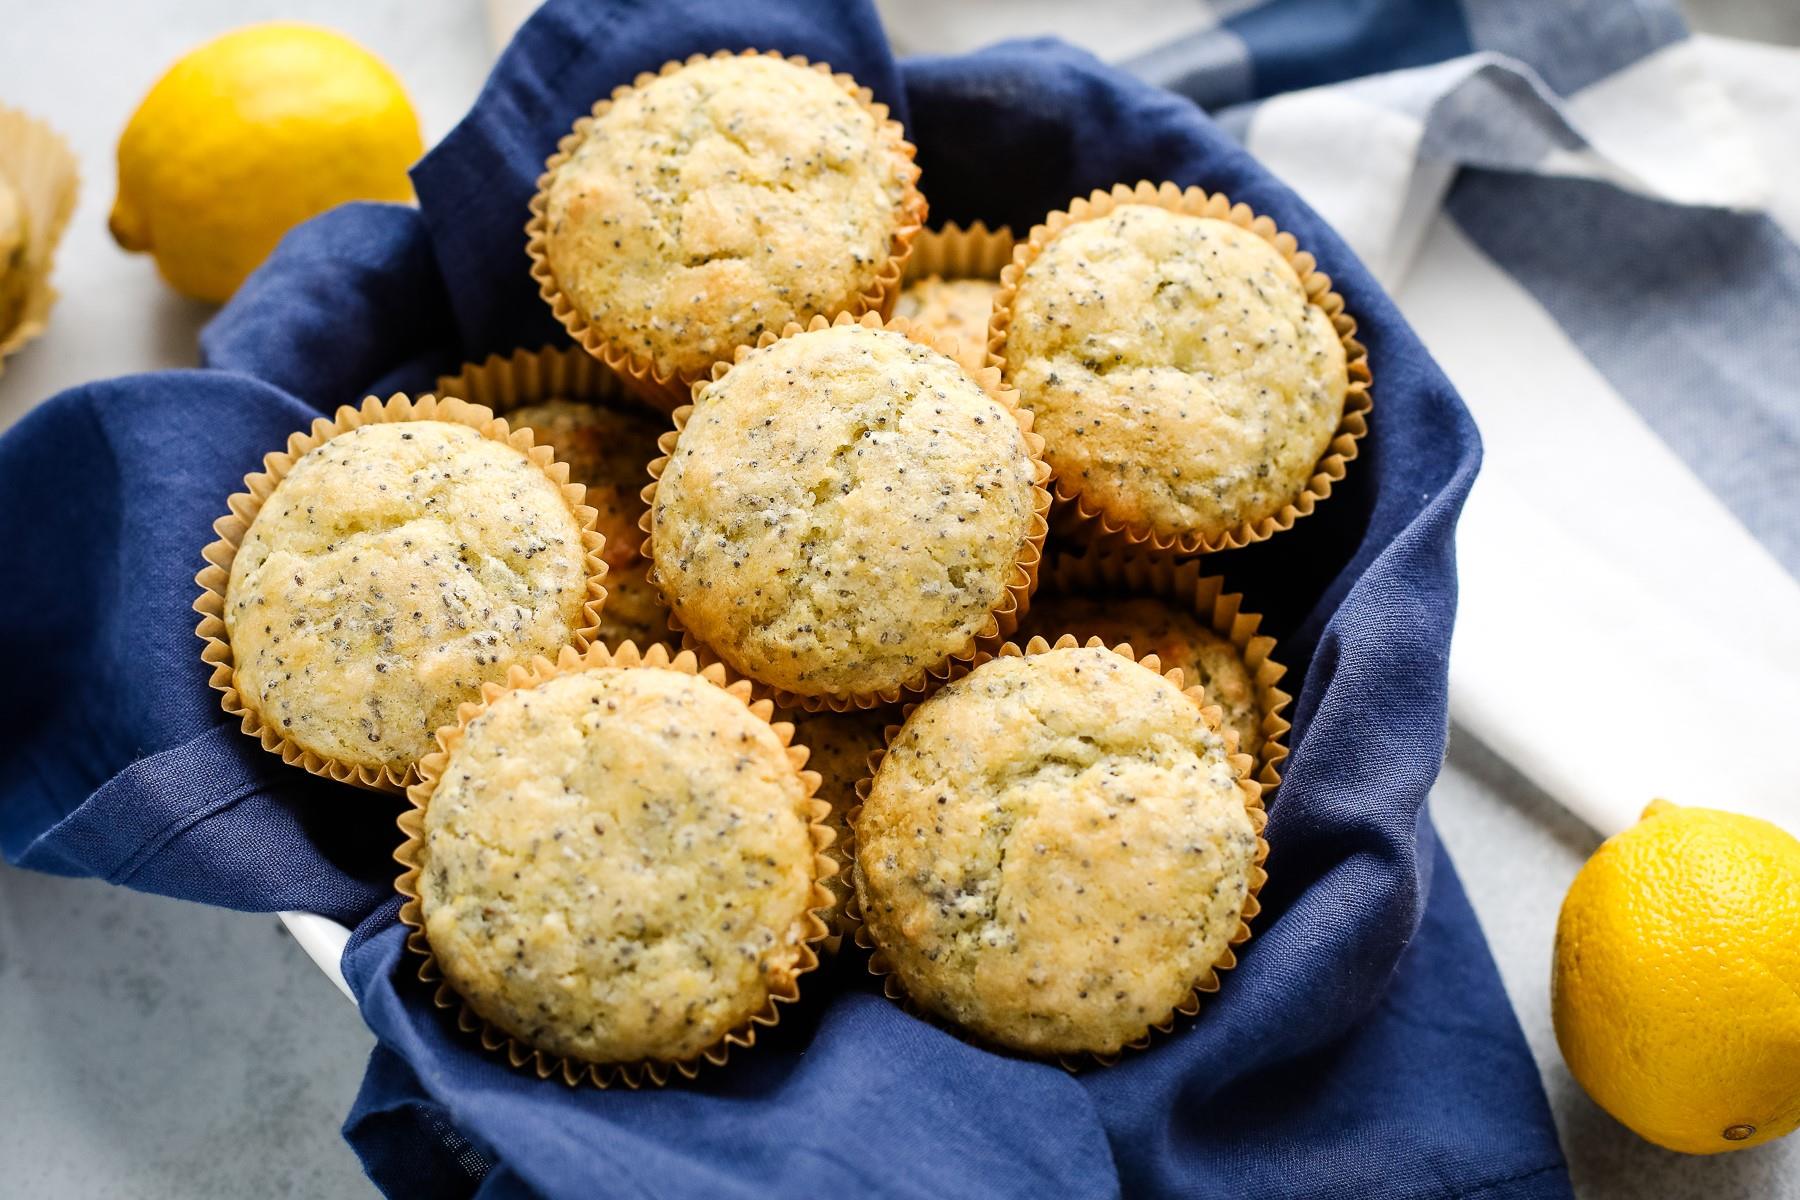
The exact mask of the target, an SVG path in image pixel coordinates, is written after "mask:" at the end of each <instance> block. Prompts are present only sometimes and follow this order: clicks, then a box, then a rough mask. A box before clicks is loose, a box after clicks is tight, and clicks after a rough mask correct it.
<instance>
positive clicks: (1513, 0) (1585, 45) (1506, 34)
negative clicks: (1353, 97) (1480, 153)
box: [1371, 0, 1687, 96]
mask: <svg viewBox="0 0 1800 1200" xmlns="http://www.w3.org/2000/svg"><path fill="white" fill-rule="evenodd" d="M1460 7H1461V8H1462V10H1463V17H1464V19H1465V20H1466V21H1467V23H1468V29H1469V32H1470V36H1471V40H1472V41H1473V42H1474V44H1475V46H1476V47H1477V48H1479V49H1482V50H1493V51H1495V52H1497V53H1500V54H1506V55H1510V56H1512V57H1513V58H1517V59H1520V60H1521V61H1524V62H1528V63H1530V64H1531V65H1532V66H1533V67H1535V68H1537V72H1538V74H1539V75H1541V76H1543V78H1544V82H1545V83H1547V84H1549V85H1550V87H1551V89H1552V90H1553V91H1555V92H1556V93H1557V94H1559V95H1563V96H1567V95H1570V94H1572V93H1574V92H1577V91H1579V90H1581V89H1582V88H1584V87H1586V86H1588V85H1589V84H1591V83H1594V82H1595V81H1597V80H1600V79H1604V78H1605V77H1606V76H1608V75H1611V74H1612V73H1613V72H1615V71H1619V70H1621V69H1623V68H1625V67H1628V66H1630V65H1631V64H1632V63H1634V62H1636V61H1638V60H1639V59H1640V58H1643V57H1644V56H1645V55H1647V54H1651V53H1653V52H1655V51H1657V50H1660V49H1662V48H1663V47H1664V46H1666V45H1668V44H1669V43H1670V42H1675V41H1679V40H1680V39H1681V38H1683V37H1685V36H1686V35H1687V29H1686V27H1685V26H1684V25H1683V23H1682V20H1681V15H1680V13H1678V12H1677V11H1676V9H1675V7H1674V5H1673V4H1672V3H1669V2H1667V0H1553V2H1551V3H1545V2H1544V0H1461V5H1460ZM1374 69H1379V68H1371V70H1374Z"/></svg>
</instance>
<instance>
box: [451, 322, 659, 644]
mask: <svg viewBox="0 0 1800 1200" xmlns="http://www.w3.org/2000/svg"><path fill="white" fill-rule="evenodd" d="M438 394H439V395H450V396H460V397H462V398H463V399H465V400H472V401H474V402H476V403H478V404H485V405H487V406H488V407H489V408H491V409H493V410H494V411H495V412H497V413H499V414H501V415H502V416H504V417H505V418H506V420H507V422H508V423H509V424H511V425H514V426H519V425H524V426H526V427H528V428H530V429H531V431H532V433H533V434H534V435H535V436H536V438H537V440H538V441H539V442H542V443H545V444H547V445H549V446H550V447H551V448H552V449H554V450H555V452H556V457H557V458H559V459H561V460H562V461H564V462H566V463H568V464H569V478H570V479H571V480H573V481H574V482H576V483H581V484H585V485H586V486H587V503H588V504H589V505H591V506H592V507H593V508H594V509H595V510H596V512H597V514H598V515H597V516H596V519H595V520H596V525H597V526H598V528H599V530H600V532H601V533H603V534H604V535H605V536H606V563H607V566H608V568H609V569H608V571H607V574H606V607H605V608H604V609H603V610H602V611H601V613H600V627H599V630H598V631H597V633H596V634H595V640H596V641H601V642H604V643H606V644H607V645H608V646H617V645H619V644H620V643H621V642H636V643H637V645H638V646H639V648H645V647H648V646H649V645H650V644H651V643H652V642H663V643H665V644H667V645H668V646H669V648H670V649H671V650H674V649H677V648H679V643H680V638H679V636H678V635H676V634H675V633H674V632H673V631H672V630H671V629H670V628H669V609H668V606H667V605H665V604H664V603H663V602H662V596H661V594H660V593H658V592H657V590H656V588H655V586H654V585H653V584H651V583H650V581H649V578H648V574H649V570H650V563H649V560H648V559H646V558H645V557H644V556H643V554H642V553H641V551H642V548H643V540H644V532H643V527H642V521H643V516H644V512H645V506H644V498H643V492H644V488H645V486H646V485H648V484H649V482H650V460H651V459H653V458H655V457H657V456H658V455H659V454H661V453H662V452H661V451H660V450H659V449H658V448H657V442H656V439H657V437H658V435H660V434H661V433H662V432H663V431H664V430H666V429H668V428H669V418H668V416H667V414H665V413H663V412H661V411H659V410H656V409H654V408H652V407H650V406H649V405H647V404H645V403H644V401H643V400H642V399H641V398H639V397H638V396H636V395H635V394H633V393H632V392H631V390H630V389H628V388H627V387H626V386H625V385H624V382H623V381H622V380H620V378H619V377H618V376H617V375H616V374H614V373H613V372H612V371H611V370H609V369H608V368H607V367H606V366H604V365H603V364H602V363H600V362H599V361H598V360H597V359H595V358H594V357H593V356H591V355H589V354H588V353H587V352H586V351H584V350H582V349H581V348H580V347H579V346H568V347H560V348H558V347H549V346H546V347H545V348H544V349H542V350H521V351H518V352H517V353H514V354H511V355H506V356H501V355H497V354H496V355H493V356H491V357H489V358H488V359H487V360H486V361H485V362H481V363H470V364H467V365H465V366H464V367H463V369H462V371H461V372H460V373H458V374H456V375H453V376H447V377H445V378H443V379H440V380H439V381H438Z"/></svg>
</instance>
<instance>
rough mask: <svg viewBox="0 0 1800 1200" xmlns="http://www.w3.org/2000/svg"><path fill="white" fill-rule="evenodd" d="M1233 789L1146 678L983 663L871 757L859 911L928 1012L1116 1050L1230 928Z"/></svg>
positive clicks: (1014, 1038)
mask: <svg viewBox="0 0 1800 1200" xmlns="http://www.w3.org/2000/svg"><path fill="white" fill-rule="evenodd" d="M1246 798H1247V793H1246V791H1245V790H1244V788H1243V787H1242V786H1241V783H1240V777H1239V775H1238V773H1237V770H1236V768H1235V767H1234V766H1233V764H1232V763H1231V761H1230V759H1229V758H1228V757H1227V755H1226V750H1225V739H1224V737H1223V736H1222V735H1221V734H1220V732H1219V730H1218V729H1217V728H1215V727H1214V726H1212V725H1211V724H1209V723H1208V722H1207V720H1206V718H1205V715H1204V714H1203V712H1202V711H1201V709H1200V706H1199V705H1197V704H1195V703H1194V701H1193V699H1192V698H1191V697H1189V696H1187V695H1185V694H1184V693H1183V692H1182V691H1181V689H1179V688H1177V687H1176V686H1175V685H1174V684H1173V683H1171V682H1170V681H1169V680H1167V679H1165V678H1164V677H1163V676H1161V675H1158V674H1157V673H1156V672H1154V671H1152V670H1149V669H1148V668H1146V667H1144V666H1141V665H1139V664H1137V663H1134V662H1132V661H1131V660H1130V659H1128V658H1125V657H1123V656H1121V655H1118V654H1115V653H1113V652H1112V651H1110V650H1105V649H1101V648H1099V647H1093V648H1078V647H1073V646H1071V647H1066V648H1063V649H1054V650H1047V651H1044V652H1042V653H1038V654H1028V655H1023V656H1016V657H1012V656H1009V657H1002V658H996V659H993V660H991V661H989V662H987V663H984V664H983V665H981V666H980V667H977V668H976V669H975V670H974V671H972V672H970V673H969V674H968V675H965V676H964V677H962V678H961V679H959V680H957V681H955V682H953V683H951V684H949V685H947V686H945V687H944V688H943V689H942V690H940V691H938V692H937V693H936V694H934V695H933V696H932V697H931V698H930V699H929V700H927V701H925V703H923V704H922V705H920V706H919V707H918V708H917V709H916V710H914V712H913V714H912V716H911V717H909V718H908V719H907V721H906V723H905V725H904V726H903V727H902V728H901V730H900V732H899V733H898V734H897V735H895V738H894V741H893V743H892V744H891V745H890V746H889V747H888V752H887V755H886V757H885V758H883V759H882V762H881V767H880V769H879V770H878V771H877V772H876V775H875V779H874V782H873V784H872V785H871V788H870V792H869V798H868V800H867V801H866V802H865V803H864V804H863V808H862V813H861V815H860V816H859V817H858V819H857V825H856V847H855V854H856V879H855V885H856V889H857V893H858V898H859V902H860V904H861V907H862V913H863V919H864V920H865V921H866V922H867V923H868V927H869V931H870V933H871V934H872V935H873V937H874V939H875V942H876V944H877V945H878V946H880V947H881V949H882V950H883V951H884V952H885V954H886V957H887V959H888V961H889V963H890V966H891V969H892V970H893V972H894V974H895V976H896V977H897V978H898V979H899V981H900V982H901V984H902V985H903V986H904V987H905V989H906V992H907V994H908V995H909V996H911V997H912V999H913V1000H914V1002H916V1003H917V1004H919V1005H920V1006H921V1007H923V1008H925V1009H927V1010H928V1011H930V1012H933V1013H935V1014H937V1015H938V1016H940V1017H943V1018H945V1019H947V1020H950V1021H952V1022H955V1023H956V1024H958V1025H961V1026H963V1027H964V1028H965V1029H968V1030H970V1031H971V1032H973V1033H975V1034H977V1035H979V1036H980V1037H982V1038H985V1039H987V1040H990V1041H992V1042H996V1043H998V1044H1000V1045H1003V1046H1007V1047H1010V1048H1013V1049H1016V1050H1021V1051H1024V1052H1026V1053H1031V1054H1042V1055H1053V1054H1072V1053H1078V1052H1081V1051H1092V1052H1095V1053H1110V1052H1113V1051H1117V1050H1118V1049H1120V1048H1121V1047H1123V1046H1126V1045H1129V1044H1130V1043H1132V1042H1134V1041H1136V1040H1138V1039H1140V1038H1142V1037H1143V1036H1144V1035H1145V1034H1147V1033H1148V1031H1149V1030H1150V1028H1151V1027H1152V1026H1153V1025H1157V1024H1159V1023H1161V1022H1162V1021H1164V1020H1165V1019H1167V1018H1168V1017H1169V1016H1171V1015H1172V1014H1173V1012H1174V1011H1175V1009H1176V1008H1177V1007H1178V1006H1180V1005H1182V1004H1183V1003H1185V1002H1186V1001H1187V1000H1188V998H1189V996H1190V994H1191V993H1192V991H1193V990H1194V988H1195V986H1196V984H1198V983H1200V982H1201V981H1203V980H1204V979H1206V978H1207V977H1208V974H1209V973H1210V972H1211V970H1212V969H1213V967H1214V966H1215V965H1216V964H1217V963H1219V961H1220V960H1221V958H1222V957H1223V956H1224V954H1225V952H1226V950H1227V949H1228V946H1229V943H1230V940H1231V938H1232V937H1233V936H1234V935H1235V934H1236V933H1237V931H1238V929H1239V926H1240V924H1241V921H1242V918H1243V914H1244V910H1245V901H1246V898H1247V897H1248V896H1249V894H1250V890H1251V879H1252V875H1253V871H1254V868H1255V862H1256V857H1257V852H1258V845H1257V836H1256V829H1255V825H1254V823H1253V822H1252V819H1251V816H1250V813H1249V811H1248V808H1247V807H1246Z"/></svg>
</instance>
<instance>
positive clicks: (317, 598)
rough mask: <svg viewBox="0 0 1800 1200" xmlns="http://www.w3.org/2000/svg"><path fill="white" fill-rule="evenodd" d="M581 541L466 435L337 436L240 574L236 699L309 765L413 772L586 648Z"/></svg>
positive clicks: (379, 427)
mask: <svg viewBox="0 0 1800 1200" xmlns="http://www.w3.org/2000/svg"><path fill="white" fill-rule="evenodd" d="M582 532H583V530H582V524H581V521H580V520H579V519H578V518H577V516H576V514H575V512H574V510H573V509H572V508H571V507H570V505H569V502H568V500H567V499H566V498H565V496H564V494H563V491H562V488H561V487H560V486H559V485H558V484H557V483H556V482H554V481H553V480H552V479H551V478H550V477H549V475H548V474H546V473H545V471H544V470H543V468H541V467H540V466H538V464H537V463H535V462H533V461H532V459H531V458H530V456H528V455H527V454H526V453H525V452H524V451H522V450H519V449H517V448H516V447H514V446H511V445H509V444H507V443H505V442H499V441H494V440H492V439H490V438H486V437H484V436H482V434H481V433H480V432H478V431H477V430H476V429H474V428H472V427H470V426H468V425H462V424H455V423H452V422H448V421H436V420H411V421H395V422H391V423H380V424H370V425H364V426H361V427H360V428H356V429H352V430H350V431H348V432H346V433H342V434H339V435H338V436H336V437H333V438H331V439H330V440H329V441H326V442H324V443H323V444H321V445H319V446H317V447H315V448H314V449H313V450H311V451H309V452H308V453H307V454H305V455H304V456H303V457H302V458H301V459H300V460H299V461H298V462H296V463H295V464H294V465H293V467H292V469H291V470H290V471H289V472H288V474H287V475H286V477H285V478H283V479H282V480H281V482H280V483H279V484H278V485H277V486H276V487H275V490H274V491H273V493H271V494H270V495H269V497H268V499H267V500H266V501H264V503H263V505H262V508H261V510H260V511H259V512H258V513H257V515H256V518H255V520H254V521H253V522H252V523H251V525H250V528H249V529H248V530H247V531H246V532H245V534H244V536H243V539H242V541H241V543H240V544H239V546H238V550H237V553H236V556H235V558H234V559H233V561H232V564H231V574H230V578H229V582H228V584H227V587H226V593H225V602H224V621H225V626H226V630H227V633H228V636H229V639H230V644H231V652H232V657H233V660H234V664H235V682H236V686H237V689H238V692H239V694H240V696H241V697H242V700H243V702H244V704H245V705H246V706H247V707H248V708H250V709H251V710H253V711H255V712H256V713H257V714H258V715H259V716H260V719H261V721H262V723H263V724H264V725H265V726H267V727H269V728H273V729H277V730H279V731H280V732H281V733H282V734H284V735H286V737H287V738H288V739H289V740H291V741H292V742H293V743H295V744H296V745H298V746H300V747H301V748H302V749H303V750H308V751H311V752H312V753H314V754H316V755H318V756H319V757H321V758H323V759H327V760H330V761H334V762H339V763H348V764H353V765H357V766H362V767H367V768H382V767H386V768H390V769H391V770H393V771H394V772H395V773H396V774H398V773H400V772H403V771H404V770H405V769H406V768H407V767H409V766H410V765H411V764H412V763H413V762H414V761H416V760H417V759H418V758H419V756H420V755H422V754H424V753H425V752H426V751H428V750H429V749H430V748H431V745H432V735H433V733H434V732H435V731H436V730H437V729H438V727H440V726H442V725H447V724H449V723H451V722H452V721H454V720H455V719H456V709H457V706H458V705H459V704H461V703H462V702H464V701H466V700H474V699H476V698H478V696H479V695H480V691H481V685H482V683H483V682H485V681H490V680H499V679H501V678H503V677H504V676H505V674H506V669H507V668H508V667H509V666H511V665H512V664H514V663H518V662H523V661H525V660H527V659H529V658H531V657H532V656H533V655H536V654H553V653H555V652H556V651H557V650H558V649H559V648H560V647H562V646H565V645H568V644H569V643H571V642H572V641H574V640H575V637H576V632H577V630H578V629H579V628H580V626H581V621H582V609H583V605H584V603H585V602H586V598H587V580H588V565H587V561H586V554H585V550H584V547H583V544H582Z"/></svg>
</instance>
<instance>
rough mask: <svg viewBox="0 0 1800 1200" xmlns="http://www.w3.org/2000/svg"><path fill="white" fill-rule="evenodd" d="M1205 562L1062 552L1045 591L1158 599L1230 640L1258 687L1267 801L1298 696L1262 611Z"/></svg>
mask: <svg viewBox="0 0 1800 1200" xmlns="http://www.w3.org/2000/svg"><path fill="white" fill-rule="evenodd" d="M1201 565H1202V560H1194V559H1190V560H1188V561H1186V562H1174V561H1171V560H1170V559H1168V558H1166V557H1163V556H1160V555H1148V554H1138V553H1134V552H1132V551H1129V550H1126V551H1092V552H1090V553H1088V554H1066V553H1065V554H1057V555H1053V556H1052V557H1051V559H1050V561H1049V564H1048V565H1047V566H1046V567H1045V569H1044V573H1043V578H1042V580H1041V582H1040V586H1041V588H1042V592H1041V594H1042V595H1043V596H1045V597H1046V598H1048V597H1049V596H1050V595H1051V594H1052V593H1055V594H1067V595H1077V596H1095V595H1100V596H1152V597H1156V598H1158V599H1162V600H1167V601H1169V602H1170V603H1171V604H1172V605H1175V606H1176V607H1178V608H1180V609H1182V610H1184V611H1188V612H1192V613H1193V614H1194V615H1195V616H1196V617H1198V618H1199V619H1200V620H1201V621H1202V622H1203V623H1204V624H1206V625H1207V626H1208V627H1210V628H1211V629H1212V631H1213V632H1214V633H1216V634H1218V635H1219V636H1220V637H1222V638H1224V639H1225V640H1226V641H1228V642H1230V643H1231V646H1232V648H1233V649H1234V650H1236V651H1237V654H1238V657H1239V659H1241V660H1242V661H1243V664H1244V667H1245V668H1246V669H1247V670H1248V671H1249V672H1250V679H1251V682H1252V683H1254V684H1255V686H1256V709H1257V712H1258V713H1260V714H1261V716H1262V722H1261V724H1262V738H1263V741H1262V746H1261V748H1260V749H1259V750H1258V751H1257V753H1256V756H1255V757H1256V768H1257V771H1256V779H1257V782H1259V783H1261V784H1262V793H1263V799H1264V801H1265V802H1266V801H1267V800H1268V799H1269V797H1270V796H1271V794H1272V793H1273V792H1274V791H1275V789H1276V788H1277V787H1279V786H1281V764H1282V763H1284V762H1285V761H1287V756H1288V747H1287V743H1286V741H1285V740H1284V739H1285V738H1286V737H1287V733H1288V730H1289V729H1290V728H1292V725H1291V724H1290V722H1289V721H1288V719H1287V718H1286V717H1284V716H1282V712H1283V710H1285V709H1286V708H1287V706H1288V705H1289V704H1290V703H1292V701H1293V697H1292V696H1290V695H1288V693H1286V692H1284V691H1282V690H1281V688H1279V687H1277V686H1276V685H1277V683H1279V682H1280V680H1281V678H1282V677H1283V676H1285V675H1286V674H1287V668H1286V667H1284V666H1282V665H1281V664H1280V663H1278V662H1276V661H1275V658H1274V654H1275V639H1274V638H1272V637H1269V636H1267V635H1266V634H1259V633H1258V632H1257V630H1258V628H1259V627H1260V626H1261V625H1262V616H1261V614H1259V613H1251V612H1245V611H1244V610H1243V603H1244V597H1243V594H1242V593H1240V592H1227V591H1226V590H1225V580H1224V579H1223V578H1221V577H1220V576H1218V575H1202V574H1201V573H1200V568H1201ZM1190 682H1192V681H1190ZM1238 748H1239V749H1242V747H1238Z"/></svg>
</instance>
